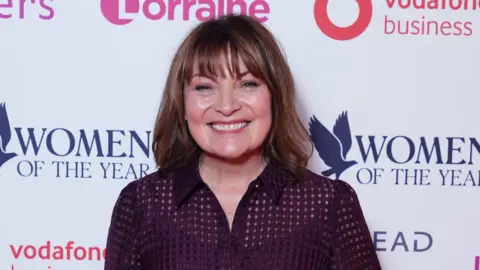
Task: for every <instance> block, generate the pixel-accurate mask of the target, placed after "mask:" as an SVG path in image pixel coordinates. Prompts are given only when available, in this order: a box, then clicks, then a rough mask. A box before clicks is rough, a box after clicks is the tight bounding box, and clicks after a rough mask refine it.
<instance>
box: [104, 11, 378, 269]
mask: <svg viewBox="0 0 480 270" xmlns="http://www.w3.org/2000/svg"><path fill="white" fill-rule="evenodd" d="M294 94H295V87H294V82H293V78H292V74H291V72H290V69H289V67H288V65H287V62H286V60H285V58H284V57H283V55H282V52H281V50H280V48H279V46H278V45H277V43H276V41H275V39H274V37H273V36H272V34H271V33H270V32H269V31H268V30H267V29H266V28H264V26H263V25H261V24H260V23H258V22H256V21H255V20H253V19H251V18H249V17H246V16H238V15H236V16H234V15H229V16H224V17H221V18H218V19H215V20H210V21H208V22H204V23H201V24H200V25H199V26H197V27H196V28H195V29H193V31H192V32H191V33H190V34H189V35H188V36H187V37H186V39H185V40H184V41H183V43H182V44H181V45H180V47H179V48H178V51H177V52H176V54H175V57H174V59H173V61H172V64H171V67H170V72H169V74H168V78H167V81H166V85H165V88H164V93H163V99H162V102H161V107H160V111H159V113H158V117H157V120H156V125H155V130H154V142H153V151H154V155H155V159H156V163H157V165H158V167H159V168H160V169H159V170H158V171H157V172H155V173H153V174H150V175H148V176H146V177H144V178H143V179H140V180H136V181H133V182H131V183H130V184H128V185H127V186H126V187H125V188H124V189H123V190H122V191H121V193H120V195H119V198H118V201H117V203H116V205H115V207H114V210H113V215H112V220H111V225H110V230H109V234H108V243H107V254H106V262H105V269H108V270H120V269H288V270H292V269H342V270H356V269H358V270H366V269H380V265H379V262H378V259H377V257H376V253H375V250H374V247H373V244H372V241H371V238H370V234H369V230H368V228H367V225H366V222H365V220H364V217H363V214H362V210H361V208H360V205H359V202H358V199H357V197H356V194H355V192H354V191H353V190H352V188H351V187H350V186H349V185H348V184H346V183H345V182H343V181H340V180H338V181H331V180H328V179H326V178H324V177H322V176H319V175H316V174H314V173H312V172H311V171H309V170H307V169H306V165H307V162H308V160H309V158H310V156H311V154H312V149H313V148H312V142H311V141H310V138H309V135H308V133H307V131H306V130H305V128H304V127H303V126H302V124H301V122H300V120H299V117H298V115H297V113H296V111H295V108H294Z"/></svg>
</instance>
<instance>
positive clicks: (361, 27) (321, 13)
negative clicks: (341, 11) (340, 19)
mask: <svg viewBox="0 0 480 270" xmlns="http://www.w3.org/2000/svg"><path fill="white" fill-rule="evenodd" d="M328 1H329V0H316V1H315V6H314V9H313V13H314V16H315V22H316V23H317V26H318V28H320V30H321V31H322V32H323V33H324V34H325V35H326V36H328V37H330V38H332V39H336V40H350V39H354V38H356V37H358V36H359V35H360V34H362V33H363V32H364V31H365V30H366V29H367V27H368V25H369V24H370V21H371V20H372V13H373V7H372V0H357V4H358V9H359V14H358V18H357V20H356V21H355V22H354V23H353V24H352V25H350V26H347V27H339V26H337V25H335V24H334V23H333V22H332V21H331V20H330V18H329V17H328V12H327V5H328Z"/></svg>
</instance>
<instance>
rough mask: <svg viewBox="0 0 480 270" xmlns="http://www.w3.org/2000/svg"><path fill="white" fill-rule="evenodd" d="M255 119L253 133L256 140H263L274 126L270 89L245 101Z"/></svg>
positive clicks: (259, 92)
mask: <svg viewBox="0 0 480 270" xmlns="http://www.w3.org/2000/svg"><path fill="white" fill-rule="evenodd" d="M245 103H246V104H248V106H249V107H250V109H251V110H252V113H253V115H254V117H255V121H256V124H255V126H254V129H253V132H254V134H253V135H254V136H255V138H258V139H261V140H263V139H264V138H265V137H266V135H267V134H268V132H269V131H270V128H271V126H272V109H271V107H272V105H271V104H272V101H271V96H270V92H269V91H268V89H263V90H262V91H258V92H257V93H255V95H250V96H249V98H248V99H246V100H245Z"/></svg>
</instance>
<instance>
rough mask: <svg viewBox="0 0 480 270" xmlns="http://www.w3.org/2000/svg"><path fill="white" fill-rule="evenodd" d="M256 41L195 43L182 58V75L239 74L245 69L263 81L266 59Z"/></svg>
mask: <svg viewBox="0 0 480 270" xmlns="http://www.w3.org/2000/svg"><path fill="white" fill-rule="evenodd" d="M262 55H263V54H262V52H261V48H260V47H259V44H256V43H248V42H243V43H242V42H240V41H238V40H229V41H225V42H220V43H217V42H202V43H200V42H196V44H194V46H192V47H191V52H190V53H189V56H188V57H187V58H186V59H185V61H186V62H185V65H184V67H185V69H184V74H183V76H184V78H185V79H186V80H187V81H188V82H189V81H190V80H191V79H192V78H193V77H194V76H205V77H210V78H215V77H223V78H225V77H236V78H239V77H243V76H244V75H245V74H246V73H247V72H248V73H251V74H252V75H253V76H255V77H257V78H259V79H261V80H265V81H266V80H267V76H266V74H267V72H266V69H267V67H266V62H265V61H264V58H263V57H262Z"/></svg>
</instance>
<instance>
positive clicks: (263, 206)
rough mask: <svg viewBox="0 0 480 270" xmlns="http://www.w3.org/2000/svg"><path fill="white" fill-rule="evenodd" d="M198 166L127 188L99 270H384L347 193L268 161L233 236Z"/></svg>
mask: <svg viewBox="0 0 480 270" xmlns="http://www.w3.org/2000/svg"><path fill="white" fill-rule="evenodd" d="M197 168H198V164H197V160H196V159H194V160H193V161H192V162H191V164H190V165H188V166H187V167H186V168H184V169H183V170H181V171H179V172H178V173H175V174H173V175H169V176H168V177H167V176H166V175H164V174H163V173H162V172H160V171H157V172H155V173H152V174H150V175H148V176H146V177H144V178H142V179H139V180H135V181H133V182H131V183H129V184H128V185H127V186H126V187H125V188H124V189H123V190H122V191H121V193H120V195H119V198H118V200H117V202H116V204H115V207H114V209H113V215H112V220H111V225H110V229H109V233H108V240H107V254H106V261H105V269H107V270H122V269H130V270H134V269H147V270H154V269H182V270H187V269H199V270H201V269H222V270H223V269H232V270H233V269H249V270H254V269H262V270H264V269H271V270H273V269H275V270H281V269H286V270H287V269H288V270H294V269H299V270H301V269H305V270H309V269H325V270H327V269H336V270H368V269H372V270H377V269H381V267H380V265H379V261H378V258H377V256H376V253H375V249H374V247H373V243H372V241H371V237H370V233H369V230H368V228H367V225H366V222H365V220H364V217H363V213H362V210H361V208H360V204H359V202H358V199H357V196H356V194H355V192H354V190H353V189H352V188H351V187H350V186H349V185H348V184H347V183H345V182H343V181H340V180H336V181H332V180H329V179H327V178H324V177H322V176H318V175H316V174H314V173H312V172H310V171H309V172H308V173H307V175H306V177H305V180H304V181H302V182H295V181H293V177H291V175H290V174H289V173H287V171H286V170H285V169H283V168H282V166H280V165H279V164H277V163H275V162H270V163H269V164H268V165H267V167H266V168H265V170H264V171H263V172H262V174H261V175H260V176H259V177H258V178H257V179H255V180H254V181H253V182H252V183H251V184H250V186H249V188H248V190H247V192H246V194H245V195H244V196H243V198H242V200H241V201H240V204H239V206H238V208H237V211H236V213H235V217H234V221H233V226H232V230H231V231H230V230H229V227H228V222H227V218H226V216H225V214H224V212H223V211H222V208H221V206H220V204H219V202H218V200H217V199H216V197H215V196H214V194H213V193H212V191H211V190H210V189H209V188H208V186H207V185H206V184H204V183H203V181H202V180H201V178H200V174H199V172H198V169H197Z"/></svg>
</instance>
